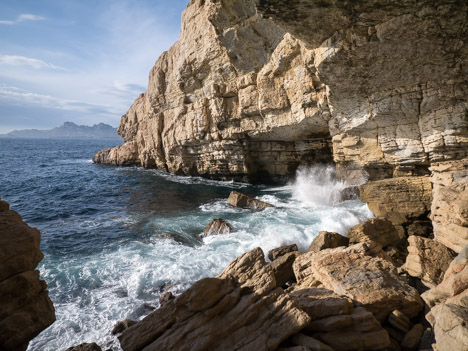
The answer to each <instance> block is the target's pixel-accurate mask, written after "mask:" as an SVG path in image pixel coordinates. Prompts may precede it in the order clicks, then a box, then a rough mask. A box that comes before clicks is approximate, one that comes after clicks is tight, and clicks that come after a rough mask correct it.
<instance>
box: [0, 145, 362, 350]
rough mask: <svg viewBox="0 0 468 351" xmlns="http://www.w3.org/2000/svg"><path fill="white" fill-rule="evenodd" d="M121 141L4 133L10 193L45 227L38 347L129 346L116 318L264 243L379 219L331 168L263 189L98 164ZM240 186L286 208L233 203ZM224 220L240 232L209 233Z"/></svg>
mask: <svg viewBox="0 0 468 351" xmlns="http://www.w3.org/2000/svg"><path fill="white" fill-rule="evenodd" d="M117 143H118V141H115V140H32V139H29V140H26V139H23V140H20V139H0V196H1V197H2V198H3V199H5V200H7V201H9V202H10V204H11V207H12V208H13V209H15V210H17V211H18V212H19V213H20V214H21V215H22V216H23V219H24V220H25V221H26V222H28V224H30V225H31V226H34V227H37V228H39V229H40V231H41V233H42V244H41V248H42V251H43V252H44V254H45V258H44V260H43V261H42V262H41V264H40V266H39V269H40V271H41V276H42V278H43V279H45V280H46V281H47V283H48V286H49V292H50V297H51V299H52V301H53V302H54V305H55V308H56V312H57V321H56V322H55V323H54V324H53V325H52V326H51V327H49V328H48V329H47V330H45V331H44V332H42V333H41V334H40V335H39V336H38V337H37V338H36V339H34V340H33V341H32V342H31V343H30V347H29V350H54V351H55V350H64V349H66V348H67V347H69V346H72V345H76V344H80V343H83V342H93V341H95V342H97V343H98V344H100V346H102V347H103V349H108V348H112V349H114V350H119V346H118V342H116V339H115V338H114V337H113V336H112V335H111V330H112V328H113V325H114V324H115V323H116V322H117V321H119V320H122V319H125V318H131V319H141V318H143V317H144V316H145V315H146V314H148V313H149V311H148V309H149V308H148V307H150V306H153V307H157V306H158V299H159V296H160V294H161V293H162V292H163V291H164V290H165V289H169V290H170V291H172V292H173V293H175V294H177V293H180V292H181V291H182V290H183V289H185V288H187V287H188V286H189V285H190V284H191V283H193V282H194V281H196V280H198V279H200V278H203V277H206V276H214V275H216V274H219V273H220V272H221V271H222V270H223V268H224V267H225V266H226V265H227V264H228V263H229V262H230V261H231V260H232V259H234V258H236V257H237V256H238V255H240V254H242V253H244V252H246V251H248V250H250V249H253V248H255V247H257V246H260V247H261V248H262V249H263V250H264V251H265V252H267V251H268V250H270V249H272V248H275V247H277V246H280V245H283V244H288V243H297V244H298V246H299V248H300V249H301V250H306V249H307V246H308V245H309V244H310V242H311V241H312V239H313V238H314V237H315V236H316V235H317V233H318V232H319V231H321V230H328V231H336V232H340V233H343V234H344V233H345V232H346V230H347V229H348V228H349V227H350V226H352V225H355V224H357V223H358V222H359V221H362V220H363V219H365V218H367V217H369V216H371V213H370V212H369V210H368V209H367V206H366V205H363V204H362V203H361V202H359V201H357V200H353V201H346V202H343V203H339V204H335V203H334V201H333V192H334V191H335V190H339V189H341V188H343V187H344V185H343V184H341V183H337V182H334V181H332V180H331V174H332V173H333V172H332V169H331V168H311V169H306V168H303V169H301V170H300V171H298V174H297V176H296V179H295V180H293V181H292V182H291V183H290V184H289V185H287V186H283V187H254V186H248V185H245V184H240V183H230V182H217V181H211V180H206V179H201V178H195V177H178V176H173V175H169V174H166V173H162V172H159V171H155V170H144V169H141V168H117V167H109V166H102V165H95V164H93V163H92V162H91V158H92V156H93V155H94V153H95V152H97V151H98V150H101V149H103V148H107V147H112V146H115V145H116V144H117ZM232 190H237V191H241V192H243V193H246V194H250V195H252V196H256V197H258V198H260V199H261V200H264V201H267V202H270V203H272V204H274V205H275V206H276V207H275V208H269V209H267V210H265V211H263V212H250V211H249V210H242V209H234V208H231V207H229V206H227V205H226V198H227V197H228V196H229V193H230V192H231V191H232ZM219 217H222V218H225V219H227V220H228V221H230V222H231V223H232V224H233V226H234V227H235V228H236V229H237V232H235V233H232V234H229V235H223V236H212V237H207V238H204V239H201V238H200V237H199V234H200V233H201V232H202V231H203V228H204V227H205V226H206V225H207V224H208V223H209V222H210V221H211V220H212V219H213V218H219Z"/></svg>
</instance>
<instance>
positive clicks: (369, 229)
mask: <svg viewBox="0 0 468 351" xmlns="http://www.w3.org/2000/svg"><path fill="white" fill-rule="evenodd" d="M346 235H347V237H348V238H349V242H350V243H351V244H356V243H359V242H365V241H369V240H370V241H375V242H377V243H379V244H380V245H382V247H386V246H388V245H390V244H392V243H394V242H396V241H398V240H400V239H402V237H401V236H400V235H399V234H398V231H397V230H396V228H395V227H394V226H393V224H392V222H390V221H389V220H388V219H386V218H370V219H368V220H367V221H364V222H362V223H359V224H357V225H355V226H354V227H352V228H351V229H349V230H348V233H347V234H346Z"/></svg>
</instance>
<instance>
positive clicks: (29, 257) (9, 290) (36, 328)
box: [0, 200, 55, 351]
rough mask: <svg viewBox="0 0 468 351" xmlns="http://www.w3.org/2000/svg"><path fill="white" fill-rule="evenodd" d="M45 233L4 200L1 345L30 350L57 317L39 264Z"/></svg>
mask: <svg viewBox="0 0 468 351" xmlns="http://www.w3.org/2000/svg"><path fill="white" fill-rule="evenodd" d="M40 242H41V234H40V233H39V231H38V230H37V229H35V228H31V227H29V226H28V225H27V224H26V223H25V222H23V220H22V218H21V216H20V215H19V214H18V213H17V212H15V211H12V210H10V209H9V205H8V203H7V202H5V201H2V200H0V349H1V350H5V351H17V350H26V348H27V347H28V343H29V341H30V340H32V339H33V338H34V337H35V336H37V335H38V334H39V333H40V332H41V331H43V330H44V329H46V328H47V327H48V326H49V325H51V324H52V323H53V322H54V321H55V309H54V306H53V305H52V301H51V300H50V298H49V294H48V291H47V284H46V282H44V281H42V280H39V271H37V270H35V268H36V266H37V264H38V263H39V262H40V261H41V260H42V258H43V257H44V256H43V254H42V252H41V251H40Z"/></svg>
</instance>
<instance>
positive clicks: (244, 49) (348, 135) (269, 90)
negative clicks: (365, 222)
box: [96, 0, 468, 181]
mask: <svg viewBox="0 0 468 351" xmlns="http://www.w3.org/2000/svg"><path fill="white" fill-rule="evenodd" d="M466 6H467V4H466V2H464V1H462V0H451V1H446V2H444V4H443V6H438V5H437V4H434V3H430V2H427V1H423V0H419V1H404V2H403V3H399V4H398V5H397V4H393V3H392V4H389V3H388V2H386V1H384V0H376V1H372V2H366V1H356V2H352V3H346V4H344V3H343V4H342V3H332V2H330V3H328V2H325V3H324V2H320V1H316V2H312V3H310V2H309V1H305V0H297V1H294V2H281V1H278V0H261V1H260V0H257V1H256V0H236V1H231V2H229V3H225V2H218V1H214V0H210V1H205V0H203V1H202V0H194V1H191V2H190V4H189V6H188V7H187V9H186V10H185V11H184V14H183V18H182V23H183V24H182V31H181V36H180V38H179V41H178V42H177V43H176V44H175V45H174V46H173V47H172V48H171V49H170V50H169V51H168V52H166V53H164V54H163V55H162V56H161V57H160V58H159V60H158V61H157V63H156V65H155V66H154V68H153V69H152V70H151V73H150V79H149V83H148V91H147V92H146V93H144V94H142V95H140V96H139V97H138V98H137V100H136V101H135V103H134V104H133V106H132V107H131V108H130V110H129V111H128V112H127V114H126V115H124V116H123V117H122V120H121V124H120V126H119V133H120V135H121V136H122V137H123V138H124V140H125V142H126V143H127V144H129V145H130V144H133V146H132V147H131V149H135V153H134V154H132V158H131V159H129V161H131V162H137V163H139V164H142V165H143V166H146V167H159V168H162V169H167V170H169V171H171V172H174V173H185V174H200V175H205V176H216V177H230V178H234V177H249V176H254V175H260V176H266V175H285V174H289V173H290V172H291V171H292V170H294V168H295V166H297V164H299V163H308V162H316V161H320V160H323V159H326V160H330V159H331V156H332V153H333V158H334V160H335V162H336V163H337V164H338V166H339V169H340V171H341V172H342V174H343V176H344V177H346V178H347V179H349V180H355V181H359V180H360V181H362V180H363V179H367V178H369V179H371V180H376V179H382V178H387V177H391V176H401V175H423V174H424V175H426V174H428V173H429V172H428V166H429V164H430V163H432V162H440V161H446V160H454V159H462V158H465V157H466V156H467V148H466V146H467V124H466V119H465V112H466V106H465V104H464V99H463V97H464V96H466V93H467V89H468V88H467V79H466V77H467V74H466V66H467V65H466V63H467V60H468V55H467V53H468V46H467V45H466V44H467V40H468V39H467V37H468V35H466V31H467V29H466V26H464V23H465V21H466V18H467V14H466ZM259 14H262V15H264V17H263V18H262V16H259ZM270 19H271V20H272V21H271V20H270ZM286 32H288V33H286ZM296 38H298V39H296ZM415 42H417V43H418V45H414V43H415ZM330 140H332V148H333V150H331V147H330V146H331V143H330ZM120 152H121V150H120V149H115V152H114V153H110V152H109V151H106V152H105V153H104V154H105V156H103V157H101V156H99V157H96V160H97V161H105V162H110V163H115V164H119V163H122V161H123V159H124V158H122V157H121V156H120V155H119V154H120ZM134 155H137V158H136V159H135V158H133V156H134Z"/></svg>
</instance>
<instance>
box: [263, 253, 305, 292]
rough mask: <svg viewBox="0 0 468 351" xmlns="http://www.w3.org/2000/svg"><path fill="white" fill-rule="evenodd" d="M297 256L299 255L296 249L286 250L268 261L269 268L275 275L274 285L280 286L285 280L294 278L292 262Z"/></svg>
mask: <svg viewBox="0 0 468 351" xmlns="http://www.w3.org/2000/svg"><path fill="white" fill-rule="evenodd" d="M297 256H299V252H298V251H292V252H288V253H287V254H285V255H283V256H279V257H278V258H277V259H276V260H274V261H273V262H271V263H270V266H271V269H272V270H273V273H274V275H275V280H276V286H278V287H282V286H284V285H285V284H286V283H287V282H289V281H292V280H295V279H296V277H295V276H294V270H293V263H294V261H295V259H296V257H297Z"/></svg>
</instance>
